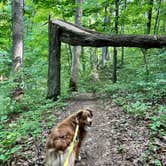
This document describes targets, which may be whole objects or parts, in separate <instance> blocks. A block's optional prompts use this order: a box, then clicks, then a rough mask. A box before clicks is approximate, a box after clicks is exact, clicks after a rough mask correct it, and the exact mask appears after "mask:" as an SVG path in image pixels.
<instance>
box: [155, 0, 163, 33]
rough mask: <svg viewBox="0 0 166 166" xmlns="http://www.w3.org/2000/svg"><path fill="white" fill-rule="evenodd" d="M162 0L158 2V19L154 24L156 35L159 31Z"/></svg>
mask: <svg viewBox="0 0 166 166" xmlns="http://www.w3.org/2000/svg"><path fill="white" fill-rule="evenodd" d="M161 1H162V0H159V3H158V8H157V14H156V19H155V24H154V35H156V34H157V33H158V27H159V15H160V6H161Z"/></svg>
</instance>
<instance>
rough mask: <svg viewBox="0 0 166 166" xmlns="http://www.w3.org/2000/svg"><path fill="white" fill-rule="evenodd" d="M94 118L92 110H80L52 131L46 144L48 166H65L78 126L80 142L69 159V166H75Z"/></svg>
mask: <svg viewBox="0 0 166 166" xmlns="http://www.w3.org/2000/svg"><path fill="white" fill-rule="evenodd" d="M92 116H93V114H92V111H91V110H90V109H83V110H79V111H78V112H76V113H74V114H72V115H71V116H69V117H67V118H66V119H64V120H63V121H62V122H61V123H59V124H58V125H57V126H56V127H54V128H53V129H52V131H51V134H50V135H49V137H48V139H47V142H46V164H45V165H46V166H63V165H64V162H65V160H66V157H67V154H68V148H69V146H70V144H71V142H72V141H73V137H74V133H75V129H76V125H79V130H78V135H77V138H78V141H77V143H76V144H75V146H74V150H73V152H72V155H71V157H70V159H69V166H74V165H75V161H76V160H77V159H78V155H79V151H80V147H81V144H82V141H83V140H84V138H85V136H86V133H87V131H86V130H87V127H89V126H91V123H92Z"/></svg>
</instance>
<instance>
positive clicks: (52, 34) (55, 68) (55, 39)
mask: <svg viewBox="0 0 166 166" xmlns="http://www.w3.org/2000/svg"><path fill="white" fill-rule="evenodd" d="M60 54H61V41H60V29H59V27H58V26H57V25H55V24H51V21H49V66H48V94H47V98H53V99H54V100H57V99H58V96H59V95H60V91H61V87H60V82H61V79H60V70H61V62H60Z"/></svg>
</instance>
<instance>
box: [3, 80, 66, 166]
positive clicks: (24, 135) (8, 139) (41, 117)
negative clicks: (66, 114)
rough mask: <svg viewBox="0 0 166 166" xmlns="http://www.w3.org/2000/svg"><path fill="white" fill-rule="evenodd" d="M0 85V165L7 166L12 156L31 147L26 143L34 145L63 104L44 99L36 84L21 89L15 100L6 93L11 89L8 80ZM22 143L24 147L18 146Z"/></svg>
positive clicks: (11, 85) (12, 86)
mask: <svg viewBox="0 0 166 166" xmlns="http://www.w3.org/2000/svg"><path fill="white" fill-rule="evenodd" d="M29 81H30V80H29ZM31 81H34V80H31ZM0 83H1V85H2V86H1V87H2V88H1V90H0V92H1V93H0V94H1V95H0V98H1V102H0V165H7V163H8V165H10V164H11V163H10V161H11V159H12V158H13V156H14V155H15V154H19V152H22V151H23V149H25V146H26V148H28V147H29V146H31V143H30V141H27V140H31V141H33V143H34V142H35V140H37V138H38V137H40V135H41V133H42V132H44V131H46V130H47V129H48V128H51V127H52V126H53V124H55V122H56V120H57V116H56V112H57V111H58V110H59V108H63V106H65V103H64V102H62V100H61V99H59V100H58V101H57V102H53V101H52V100H46V95H45V94H46V92H45V91H46V90H45V89H44V88H42V86H41V87H39V85H36V86H35V87H34V86H32V87H31V88H30V87H28V88H30V90H28V88H27V87H25V88H24V97H23V98H22V99H20V100H18V101H16V100H14V99H13V98H11V94H10V91H12V89H14V84H13V82H12V81H11V80H8V81H5V82H0ZM36 84H37V81H36ZM31 85H32V84H31ZM52 109H53V110H52ZM50 112H51V113H50ZM42 141H45V139H43V140H42ZM23 142H24V143H25V142H26V143H25V145H24V146H22V143H23ZM25 155H26V154H25ZM27 155H28V154H27ZM29 155H31V154H29ZM27 157H28V156H26V158H27Z"/></svg>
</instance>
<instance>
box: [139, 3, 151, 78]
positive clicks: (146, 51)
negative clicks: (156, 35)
mask: <svg viewBox="0 0 166 166" xmlns="http://www.w3.org/2000/svg"><path fill="white" fill-rule="evenodd" d="M152 9H153V0H149V10H148V22H147V24H146V34H147V35H149V34H150V30H151V22H152ZM141 50H142V53H143V56H144V64H145V70H146V80H148V77H149V68H148V63H147V53H148V50H147V49H141Z"/></svg>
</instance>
